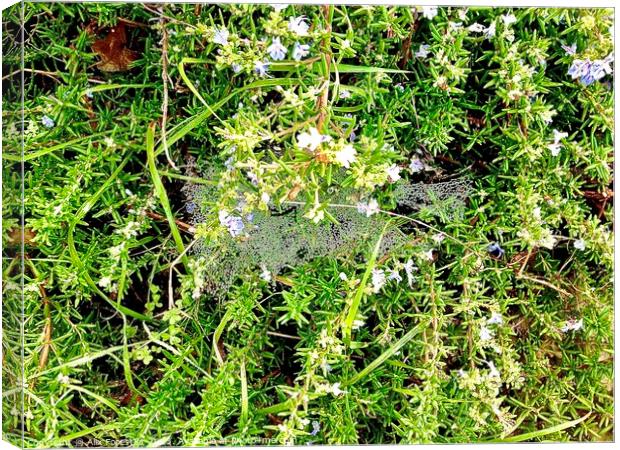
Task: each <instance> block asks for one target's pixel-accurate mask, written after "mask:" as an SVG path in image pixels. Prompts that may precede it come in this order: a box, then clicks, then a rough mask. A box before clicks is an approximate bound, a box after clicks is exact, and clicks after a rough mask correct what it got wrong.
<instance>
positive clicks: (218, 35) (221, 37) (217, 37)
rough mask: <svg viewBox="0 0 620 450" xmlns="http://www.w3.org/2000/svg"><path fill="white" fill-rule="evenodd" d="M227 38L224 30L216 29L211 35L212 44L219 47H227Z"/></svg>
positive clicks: (228, 34) (227, 33) (226, 31)
mask: <svg viewBox="0 0 620 450" xmlns="http://www.w3.org/2000/svg"><path fill="white" fill-rule="evenodd" d="M228 36H230V33H229V32H228V30H227V29H226V28H216V29H215V34H214V35H213V42H214V43H215V44H220V45H228Z"/></svg>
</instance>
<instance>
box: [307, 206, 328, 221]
mask: <svg viewBox="0 0 620 450" xmlns="http://www.w3.org/2000/svg"><path fill="white" fill-rule="evenodd" d="M320 206H321V205H318V204H317V205H316V206H315V207H314V208H312V209H311V210H310V211H308V212H307V213H306V214H305V215H304V217H306V218H308V219H310V220H312V221H313V222H314V223H319V222H320V221H321V220H323V219H324V218H325V211H323V209H320Z"/></svg>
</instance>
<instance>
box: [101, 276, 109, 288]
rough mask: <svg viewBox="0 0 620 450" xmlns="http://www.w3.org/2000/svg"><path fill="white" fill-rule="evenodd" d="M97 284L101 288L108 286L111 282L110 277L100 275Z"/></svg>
mask: <svg viewBox="0 0 620 450" xmlns="http://www.w3.org/2000/svg"><path fill="white" fill-rule="evenodd" d="M97 284H98V285H99V286H100V287H102V288H107V287H110V285H111V284H112V278H111V277H109V276H108V277H102V278H101V279H100V280H99V282H98V283H97Z"/></svg>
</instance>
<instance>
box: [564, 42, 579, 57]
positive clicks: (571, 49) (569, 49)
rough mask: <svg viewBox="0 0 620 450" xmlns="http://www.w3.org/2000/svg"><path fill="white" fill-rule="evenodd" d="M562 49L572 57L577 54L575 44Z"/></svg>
mask: <svg viewBox="0 0 620 450" xmlns="http://www.w3.org/2000/svg"><path fill="white" fill-rule="evenodd" d="M562 49H563V50H564V52H565V53H566V54H567V55H574V54H575V53H577V44H576V43H573V44H572V45H571V46H570V47H569V46H567V45H562Z"/></svg>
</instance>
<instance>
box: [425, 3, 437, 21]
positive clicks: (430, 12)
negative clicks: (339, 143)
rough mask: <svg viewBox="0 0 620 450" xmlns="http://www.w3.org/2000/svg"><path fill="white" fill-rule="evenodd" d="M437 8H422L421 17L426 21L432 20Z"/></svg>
mask: <svg viewBox="0 0 620 450" xmlns="http://www.w3.org/2000/svg"><path fill="white" fill-rule="evenodd" d="M437 12H438V10H437V7H436V6H422V15H423V16H424V17H425V18H427V19H428V20H433V19H434V18H435V16H436V15H437Z"/></svg>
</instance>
